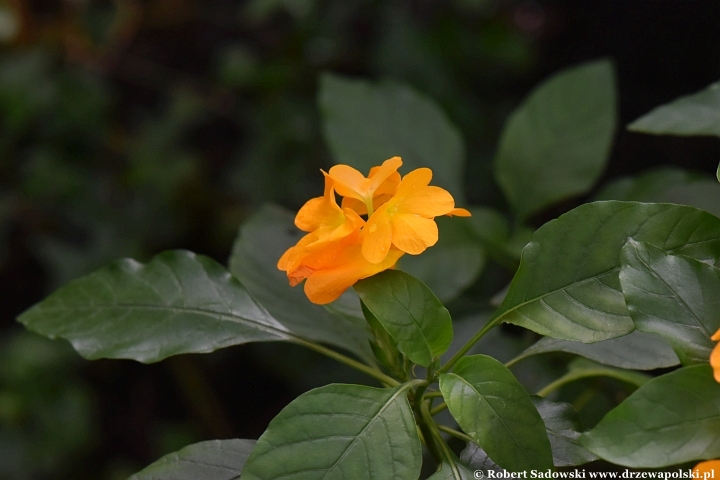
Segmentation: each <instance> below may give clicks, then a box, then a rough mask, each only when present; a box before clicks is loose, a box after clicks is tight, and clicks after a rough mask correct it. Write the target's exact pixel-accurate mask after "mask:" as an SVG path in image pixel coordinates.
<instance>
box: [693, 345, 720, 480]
mask: <svg viewBox="0 0 720 480" xmlns="http://www.w3.org/2000/svg"><path fill="white" fill-rule="evenodd" d="M716 335H717V333H716V334H715V335H713V337H715V336H716ZM715 471H717V472H718V473H719V474H720V460H708V461H706V462H700V463H698V464H697V465H695V468H693V478H715Z"/></svg>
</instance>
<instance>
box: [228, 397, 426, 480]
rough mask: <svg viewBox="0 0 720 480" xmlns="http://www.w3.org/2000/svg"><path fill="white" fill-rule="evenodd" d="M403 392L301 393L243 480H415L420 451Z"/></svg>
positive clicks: (268, 433)
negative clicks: (322, 479)
mask: <svg viewBox="0 0 720 480" xmlns="http://www.w3.org/2000/svg"><path fill="white" fill-rule="evenodd" d="M406 390H407V385H401V386H400V387H397V388H393V389H380V388H371V387H362V386H359V385H328V386H326V387H321V388H316V389H314V390H311V391H309V392H307V393H304V394H302V395H300V396H299V397H298V398H296V399H295V400H293V401H292V402H291V403H290V405H288V406H287V407H285V408H284V409H283V410H282V411H281V412H280V413H279V414H278V415H277V416H276V417H275V418H274V419H273V420H272V421H271V422H270V425H269V426H268V428H267V430H266V431H265V433H263V434H262V436H261V437H260V439H259V440H258V443H257V446H256V447H255V449H254V450H253V452H252V455H250V458H249V459H248V461H247V463H246V465H245V469H244V470H243V476H242V478H243V480H250V479H259V478H285V479H288V480H292V479H308V478H339V479H348V480H350V479H352V480H362V479H368V480H370V479H372V480H380V479H389V480H394V479H398V478H408V479H410V478H418V475H420V467H421V464H422V455H421V447H420V440H419V438H418V436H417V430H416V426H415V420H414V418H413V414H412V410H411V409H410V404H409V403H408V400H407V396H406V394H405V392H406Z"/></svg>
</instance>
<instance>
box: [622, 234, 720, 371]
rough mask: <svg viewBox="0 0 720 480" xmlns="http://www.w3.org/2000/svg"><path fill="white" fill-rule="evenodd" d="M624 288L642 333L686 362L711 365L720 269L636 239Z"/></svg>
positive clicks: (718, 322)
mask: <svg viewBox="0 0 720 480" xmlns="http://www.w3.org/2000/svg"><path fill="white" fill-rule="evenodd" d="M620 283H621V285H622V290H623V293H624V295H625V302H626V303H627V306H628V310H629V311H630V315H631V316H632V318H633V320H634V321H635V325H636V326H637V328H638V330H642V331H645V332H651V333H656V334H658V335H661V336H662V337H664V338H665V340H667V341H668V342H669V343H670V345H672V346H673V348H674V349H675V352H676V353H677V355H678V356H679V357H680V359H681V360H682V361H683V363H685V364H687V363H706V362H707V361H708V358H709V357H710V351H711V350H712V349H713V347H714V345H715V343H714V342H713V341H712V340H710V337H711V336H712V335H713V334H714V333H715V332H716V331H717V330H718V328H720V316H718V312H719V311H720V270H719V269H717V268H715V267H713V266H711V265H707V264H705V263H703V262H700V261H698V260H695V259H694V258H689V257H685V256H681V255H671V254H669V253H667V252H665V251H664V250H661V249H659V248H657V247H654V246H653V245H650V244H648V243H643V242H636V241H634V240H632V239H630V240H629V241H628V243H627V244H626V245H625V247H623V250H622V269H621V271H620Z"/></svg>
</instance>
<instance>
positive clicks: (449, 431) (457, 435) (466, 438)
mask: <svg viewBox="0 0 720 480" xmlns="http://www.w3.org/2000/svg"><path fill="white" fill-rule="evenodd" d="M430 413H432V412H430ZM437 428H438V430H440V431H441V432H445V433H447V434H448V435H452V436H453V437H455V438H459V439H460V440H462V441H465V442H470V443H474V442H475V440H473V439H472V438H470V437H469V436H467V435H465V434H464V433H462V432H458V431H457V430H453V429H452V428H450V427H446V426H445V425H438V426H437Z"/></svg>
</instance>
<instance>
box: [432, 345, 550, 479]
mask: <svg viewBox="0 0 720 480" xmlns="http://www.w3.org/2000/svg"><path fill="white" fill-rule="evenodd" d="M440 391H441V392H442V394H443V398H444V399H445V402H446V403H447V405H448V409H449V410H450V413H451V414H452V416H453V417H454V418H455V420H457V422H458V424H459V425H460V427H461V428H462V429H463V430H464V431H465V433H467V434H468V435H469V436H470V437H471V438H472V439H473V440H475V441H476V442H477V443H478V445H480V446H481V447H483V449H484V450H485V451H486V452H488V455H489V456H490V458H491V459H492V460H493V461H494V462H495V463H497V464H498V465H500V466H501V467H503V468H505V469H507V470H510V471H514V472H516V471H522V470H531V469H545V468H552V467H553V463H552V451H551V448H550V442H549V441H548V436H547V433H546V432H545V425H544V424H543V421H542V418H540V414H539V413H538V411H537V410H536V409H535V407H534V406H533V404H532V401H531V400H530V396H529V395H528V394H527V392H526V391H525V388H524V387H523V386H522V385H521V384H520V383H519V382H518V381H517V379H516V378H515V377H514V376H513V374H512V373H510V370H508V369H507V368H505V367H504V366H503V365H502V364H501V363H500V362H498V361H497V360H495V359H494V358H492V357H488V356H486V355H472V356H467V357H463V358H462V359H460V360H459V361H458V362H457V363H456V364H455V367H454V369H453V373H446V374H443V375H440Z"/></svg>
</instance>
